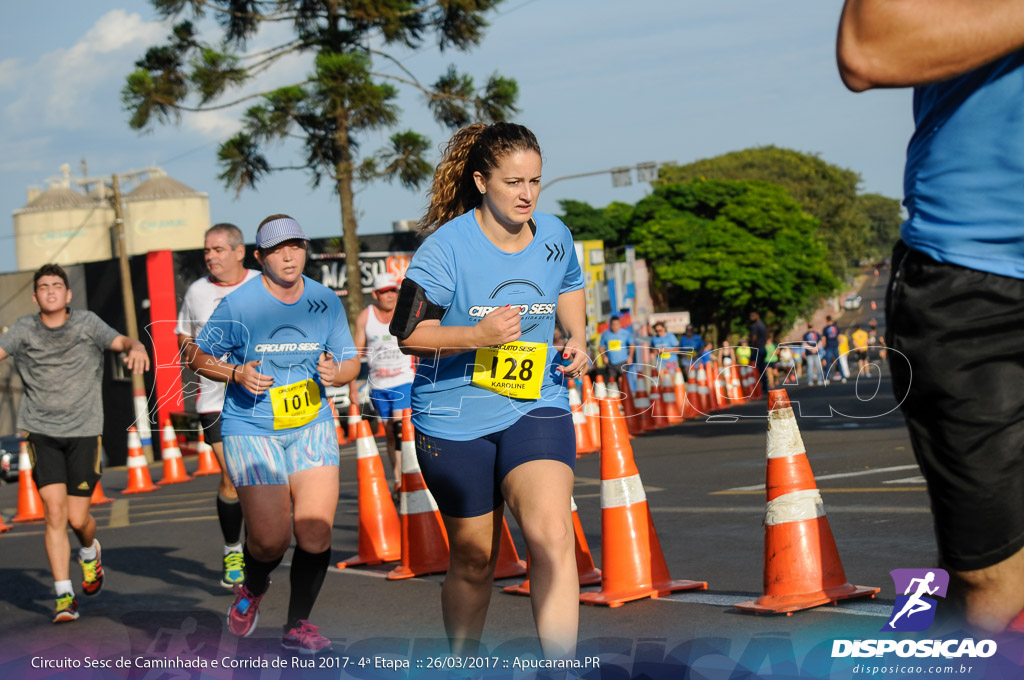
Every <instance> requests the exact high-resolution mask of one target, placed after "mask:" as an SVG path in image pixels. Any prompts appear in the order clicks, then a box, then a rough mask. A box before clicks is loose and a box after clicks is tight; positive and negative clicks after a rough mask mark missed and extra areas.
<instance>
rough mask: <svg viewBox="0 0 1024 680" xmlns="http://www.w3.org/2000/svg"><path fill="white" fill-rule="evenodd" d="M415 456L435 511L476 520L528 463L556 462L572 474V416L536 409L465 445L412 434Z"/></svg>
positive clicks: (501, 499) (498, 501) (496, 503)
mask: <svg viewBox="0 0 1024 680" xmlns="http://www.w3.org/2000/svg"><path fill="white" fill-rule="evenodd" d="M416 457H417V459H418V460H419V463H420V470H422V472H423V480H424V481H425V482H426V483H427V488H428V489H430V493H431V495H433V497H434V500H435V501H437V507H438V509H439V510H440V511H441V512H442V513H444V514H445V515H448V516H449V517H478V516H480V515H486V514H487V513H489V512H492V511H493V510H494V509H495V508H497V507H498V506H500V505H501V504H502V503H503V502H504V501H505V498H504V496H502V494H501V482H502V481H503V480H504V479H505V475H507V474H508V473H509V472H511V471H512V469H513V468H515V467H517V466H519V465H522V464H523V463H526V462H528V461H531V460H558V461H561V462H563V463H565V464H566V465H568V466H569V468H570V469H573V470H575V469H576V432H575V430H574V429H573V426H572V414H571V413H570V412H569V411H565V410H562V409H558V408H539V409H535V410H533V411H530V412H529V413H526V414H524V415H523V416H522V417H521V418H520V419H519V420H517V421H516V422H515V423H513V424H512V425H511V426H509V427H508V428H506V429H504V430H502V431H500V432H493V433H491V434H489V435H485V436H483V437H480V438H478V439H471V440H469V441H452V440H450V439H441V438H439V437H431V436H429V435H425V434H420V433H419V432H417V433H416Z"/></svg>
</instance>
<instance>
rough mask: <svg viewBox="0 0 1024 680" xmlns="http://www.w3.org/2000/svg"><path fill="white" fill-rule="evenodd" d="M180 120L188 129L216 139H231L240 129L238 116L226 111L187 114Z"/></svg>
mask: <svg viewBox="0 0 1024 680" xmlns="http://www.w3.org/2000/svg"><path fill="white" fill-rule="evenodd" d="M181 120H182V122H183V123H184V124H185V127H187V128H188V129H190V130H194V131H196V132H199V133H200V134H203V135H205V136H207V137H214V138H216V139H226V138H228V137H231V136H232V135H234V134H235V133H236V132H238V130H239V128H240V127H241V123H240V121H239V119H238V116H237V115H235V114H233V113H229V112H228V111H203V112H201V113H188V114H185V116H184V117H182V119H181Z"/></svg>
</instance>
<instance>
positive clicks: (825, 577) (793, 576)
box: [734, 389, 881, 614]
mask: <svg viewBox="0 0 1024 680" xmlns="http://www.w3.org/2000/svg"><path fill="white" fill-rule="evenodd" d="M766 454H767V459H768V462H767V469H766V475H765V489H766V495H767V507H766V509H765V517H764V594H763V595H762V596H761V597H759V598H757V599H756V600H753V601H747V602H740V603H739V604H736V605H734V606H735V607H736V609H739V610H740V611H747V612H752V613H755V614H790V613H792V612H794V611H799V610H801V609H810V608H811V607H817V606H820V605H823V604H828V603H835V602H837V601H839V600H845V599H849V598H854V597H874V596H875V594H876V593H878V592H880V590H881V589H879V588H869V587H865V586H855V585H852V584H850V583H848V582H847V581H846V572H845V571H844V570H843V564H842V561H841V560H840V559H839V551H838V550H837V548H836V542H835V537H834V536H833V535H832V529H831V527H830V526H829V522H828V517H827V516H826V515H825V506H824V504H823V503H822V501H821V494H820V493H819V491H818V487H817V484H816V482H815V481H814V474H813V473H812V472H811V466H810V463H808V462H807V454H806V449H805V448H804V444H803V439H802V438H801V436H800V430H799V428H798V427H797V423H796V415H795V414H794V413H793V408H792V407H791V406H790V403H789V398H788V396H787V395H786V391H785V390H783V389H780V390H772V391H770V392H769V393H768V445H767V452H766Z"/></svg>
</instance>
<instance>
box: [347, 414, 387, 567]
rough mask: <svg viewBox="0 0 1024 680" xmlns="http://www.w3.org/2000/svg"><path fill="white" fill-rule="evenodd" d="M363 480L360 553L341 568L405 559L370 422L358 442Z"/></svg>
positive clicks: (361, 428) (362, 424)
mask: <svg viewBox="0 0 1024 680" xmlns="http://www.w3.org/2000/svg"><path fill="white" fill-rule="evenodd" d="M356 456H357V457H358V462H357V466H358V470H359V472H358V478H359V553H358V554H357V555H355V556H353V557H350V558H349V559H347V560H344V561H342V562H339V563H338V565H337V566H338V569H344V568H346V567H352V566H356V565H359V564H381V563H383V562H395V561H397V560H400V559H402V529H401V525H400V524H399V521H398V512H397V511H396V510H395V504H394V502H393V501H392V500H391V492H390V490H389V489H388V481H387V478H386V477H385V475H384V464H383V462H381V459H380V451H379V450H378V449H377V443H376V442H375V441H374V439H373V434H372V433H371V432H370V425H369V423H367V422H366V421H362V422H360V423H359V438H358V440H357V441H356Z"/></svg>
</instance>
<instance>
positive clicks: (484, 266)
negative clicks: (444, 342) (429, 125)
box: [406, 210, 583, 441]
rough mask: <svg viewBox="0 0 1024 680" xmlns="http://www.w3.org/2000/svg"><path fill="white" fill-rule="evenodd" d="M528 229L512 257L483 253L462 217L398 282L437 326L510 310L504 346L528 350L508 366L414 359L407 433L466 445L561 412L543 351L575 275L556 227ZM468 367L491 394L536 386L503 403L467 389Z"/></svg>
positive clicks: (560, 394) (552, 362)
mask: <svg viewBox="0 0 1024 680" xmlns="http://www.w3.org/2000/svg"><path fill="white" fill-rule="evenodd" d="M533 220H534V222H535V223H536V225H537V233H536V234H535V235H534V237H533V240H532V241H530V243H529V245H527V246H526V247H525V248H524V249H523V250H521V251H519V252H518V253H506V252H503V251H501V250H500V249H498V247H497V246H495V245H494V244H493V243H491V241H490V240H489V239H488V238H487V237H486V236H485V235H484V233H483V231H481V229H480V226H479V225H478V224H477V221H476V215H475V211H474V210H470V211H469V212H467V213H466V214H464V215H462V216H461V217H457V218H455V219H454V220H452V221H451V222H448V223H446V224H444V225H443V226H441V227H440V228H439V229H438V230H437V231H435V232H434V233H433V234H431V235H430V236H429V237H428V238H427V239H426V240H425V241H424V242H423V245H421V246H420V248H419V250H417V251H416V254H415V255H413V258H412V262H411V263H410V265H409V270H408V271H407V272H406V277H408V278H410V279H412V280H413V281H415V282H416V283H417V284H419V285H420V286H421V287H422V288H423V289H424V291H425V292H426V294H427V298H429V299H430V301H431V302H433V303H434V304H436V305H439V306H441V307H444V308H445V310H446V312H445V315H444V317H443V318H442V319H441V325H442V326H473V325H475V324H477V323H479V322H480V320H481V319H483V318H484V317H485V316H486V315H487V314H488V313H489V312H490V311H491V310H493V309H495V308H497V307H503V306H505V305H509V304H510V305H514V306H519V308H520V310H521V311H520V320H521V323H522V334H523V335H522V337H521V338H520V339H519V340H517V341H516V342H515V343H510V344H512V345H519V344H520V343H536V345H533V346H531V347H533V349H534V351H535V352H536V353H535V354H533V355H532V358H530V359H529V362H530V363H529V364H527V363H526V360H524V359H523V356H524V355H522V354H519V355H517V356H518V357H519V359H518V363H517V362H516V361H513V360H512V359H514V358H515V357H513V358H511V359H510V358H509V357H508V356H503V355H498V356H494V352H493V350H489V349H485V350H480V351H473V350H470V351H466V352H461V353H459V354H456V355H453V356H449V357H443V358H440V359H420V363H419V366H418V367H417V369H416V378H415V380H414V381H413V388H412V408H413V424H414V425H415V426H416V430H417V431H419V432H423V433H424V434H427V435H430V436H433V437H441V438H443V439H451V440H454V441H468V440H470V439H476V438H478V437H482V436H484V435H487V434H491V433H492V432H499V431H501V430H504V429H505V428H507V427H509V426H510V425H512V424H513V423H515V422H516V421H517V420H518V419H519V417H520V416H522V415H523V414H524V413H528V412H529V411H532V410H533V409H535V408H542V407H545V406H546V407H555V408H560V409H563V410H566V411H568V410H569V397H568V392H567V390H566V388H565V386H564V385H563V379H562V374H561V373H560V372H559V371H557V370H555V369H556V368H557V367H558V366H561V365H562V357H561V355H560V354H559V353H558V351H557V350H555V349H554V348H553V347H552V346H551V344H550V343H551V340H552V337H553V335H554V330H555V304H556V303H557V302H558V296H559V295H561V294H562V293H568V292H570V291H574V290H579V289H581V288H583V274H582V272H581V271H580V266H579V263H578V262H577V261H576V250H575V248H574V247H573V243H572V234H571V233H570V232H569V229H568V228H567V227H566V226H565V225H564V224H562V222H561V220H559V219H558V218H557V217H555V216H553V215H547V214H544V213H534V214H533ZM477 357H480V362H479V363H478V362H477ZM534 359H536V361H535V360H534ZM538 364H539V365H538ZM474 367H477V368H476V373H477V374H478V375H483V376H484V377H485V378H486V377H488V376H493V380H494V381H496V383H495V387H499V386H501V385H517V386H518V385H526V384H527V383H529V384H531V385H533V384H536V385H537V386H539V398H513V397H511V396H509V393H507V392H506V393H504V394H502V393H499V392H497V391H492V390H489V389H487V388H485V387H482V386H480V385H478V384H474ZM538 372H539V375H538ZM506 378H507V379H508V381H507V382H502V380H503V379H506Z"/></svg>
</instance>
